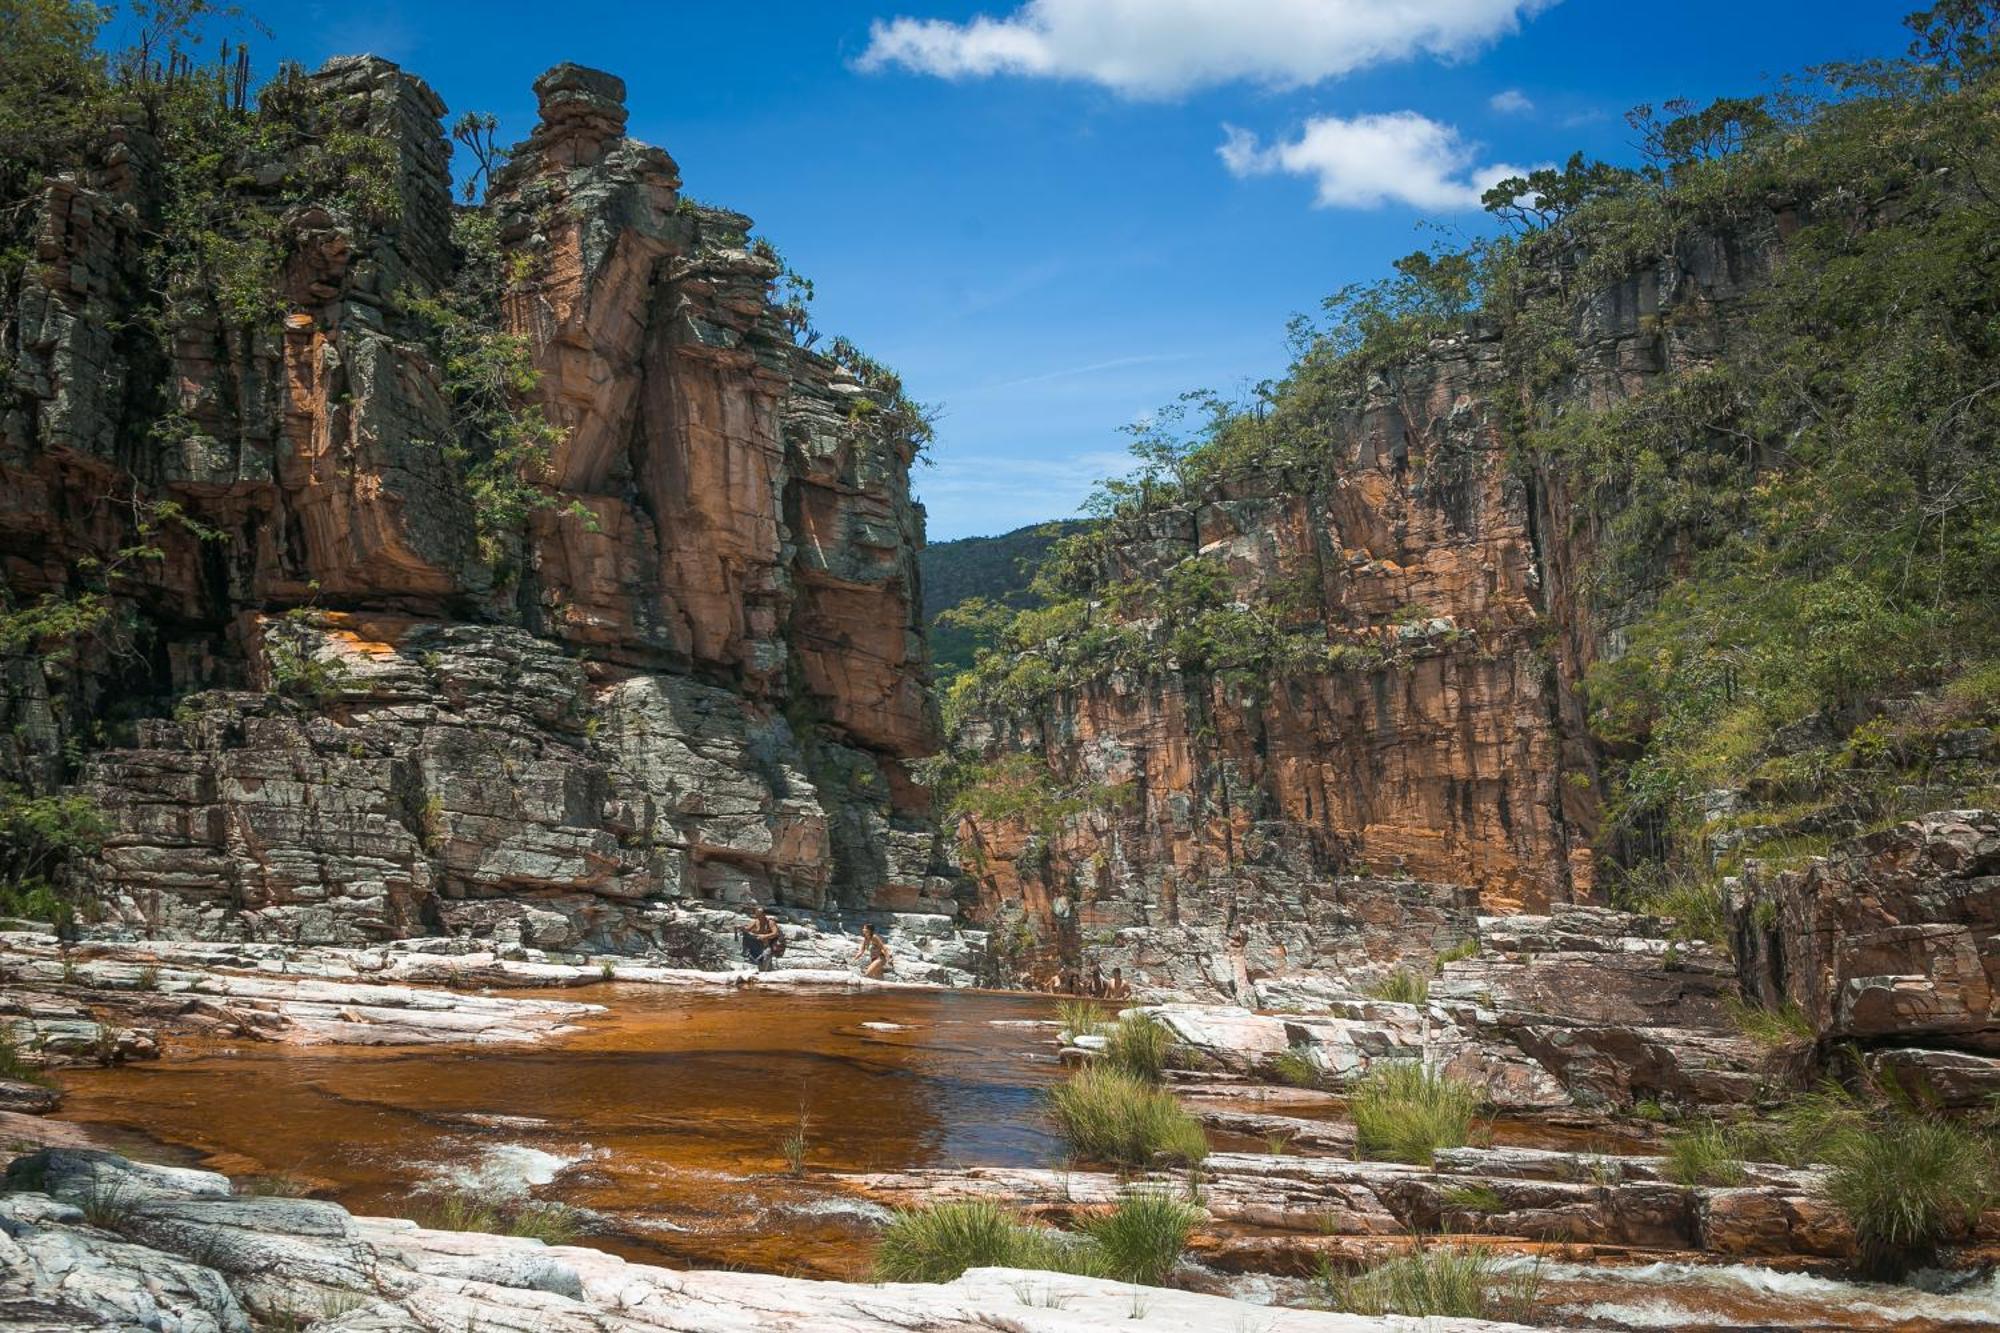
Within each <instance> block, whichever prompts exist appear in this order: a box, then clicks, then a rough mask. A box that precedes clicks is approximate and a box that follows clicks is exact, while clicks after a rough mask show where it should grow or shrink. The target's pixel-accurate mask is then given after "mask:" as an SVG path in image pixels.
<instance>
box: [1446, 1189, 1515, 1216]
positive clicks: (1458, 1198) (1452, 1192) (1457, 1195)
mask: <svg viewBox="0 0 2000 1333" xmlns="http://www.w3.org/2000/svg"><path fill="white" fill-rule="evenodd" d="M1444 1206H1445V1207H1447V1208H1456V1209H1458V1210H1459V1211H1461V1212H1467V1213H1504V1212H1506V1211H1507V1204H1506V1201H1505V1200H1503V1199H1502V1198H1501V1197H1500V1191H1499V1190H1496V1189H1494V1188H1493V1187H1492V1186H1491V1185H1453V1186H1452V1187H1451V1188H1450V1189H1448V1190H1446V1191H1445V1192H1444Z"/></svg>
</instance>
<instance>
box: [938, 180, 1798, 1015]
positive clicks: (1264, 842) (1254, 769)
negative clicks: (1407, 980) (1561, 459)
mask: <svg viewBox="0 0 2000 1333" xmlns="http://www.w3.org/2000/svg"><path fill="white" fill-rule="evenodd" d="M1788 222H1789V220H1788V218H1787V217H1786V216H1785V215H1783V214H1779V213H1767V214H1765V215H1764V216H1763V217H1761V218H1759V219H1758V220H1756V222H1755V223H1754V224H1752V225H1748V226H1745V227H1741V228H1738V229H1736V230H1733V231H1730V232H1728V233H1716V234H1708V235H1701V236H1696V237H1694V238H1692V239H1691V240H1690V241H1689V242H1687V243H1686V244H1683V245H1682V246H1681V247H1679V249H1678V252H1677V254H1676V255H1675V256H1674V257H1673V258H1672V259H1667V260H1661V261H1660V262H1658V263H1656V264H1653V265H1651V266H1648V267H1644V268H1641V269H1639V270H1638V271H1635V272H1633V273H1631V274H1630V275H1628V276H1627V277H1626V278H1624V279H1623V280H1621V281H1618V282H1614V283H1610V284H1608V285H1605V286H1604V287H1602V289H1601V290H1597V291H1595V292H1594V293H1592V294H1589V295H1586V296H1584V297H1582V298H1580V299H1578V300H1577V301H1576V302H1575V304H1574V307H1573V310H1574V316H1573V323H1572V327H1571V328H1570V329H1569V330H1568V331H1567V333H1568V337H1569V338H1570V339H1571V341H1572V343H1573V345H1574V348H1575V357H1574V368H1573V369H1572V370H1571V371H1570V372H1569V373H1568V374H1567V375H1566V376H1565V378H1564V379H1563V380H1562V382H1561V383H1559V384H1556V385H1554V386H1552V387H1550V388H1549V389H1548V390H1546V393H1547V395H1548V396H1549V397H1550V398H1551V399H1554V400H1561V401H1566V402H1569V403H1571V404H1574V405H1575V406H1577V407H1579V408H1582V409H1594V408H1601V407H1604V406H1608V405H1610V404H1612V403H1615V402H1618V401H1621V400H1623V399H1627V398H1630V397H1633V396H1635V395H1639V394H1643V393H1644V392H1646V391H1647V390H1648V388H1649V387H1651V386H1653V385H1655V384H1657V383H1660V382H1664V381H1667V380H1671V379H1672V378H1674V377H1677V376H1682V375H1686V374H1688V373H1689V372H1691V371H1694V370H1698V369H1699V368H1700V367H1702V366H1703V365H1704V364H1706V363H1707V362H1708V360H1709V359H1710V358H1712V357H1713V356H1714V355H1715V354H1716V352H1717V350H1718V349H1719V348H1720V347H1721V346H1722V345H1723V343H1724V342H1725V340H1726V339H1727V337H1728V334H1729V330H1730V328H1731V327H1732V325H1733V323H1734V322H1735V321H1737V320H1738V319H1740V318H1741V317H1742V314H1743V307H1744V305H1745V301H1746V298H1747V297H1748V296H1749V295H1750V294H1751V293H1753V292H1755V291H1756V290H1757V288H1758V286H1759V285H1760V284H1761V283H1762V282H1763V281H1764V280H1765V278H1766V277H1767V275H1768V274H1769V272H1770V270H1771V266H1772V265H1773V263H1774V262H1775V261H1776V258H1777V256H1778V255H1779V253H1780V252H1781V249H1782V242H1781V239H1780V237H1781V235H1782V233H1783V231H1784V229H1785V227H1786V226H1787V225H1788ZM1508 352H1509V349H1508V347H1507V345H1506V341H1505V339H1504V338H1503V336H1502V334H1501V333H1500V332H1499V331H1498V330H1497V329H1493V328H1487V327H1482V326H1480V325H1479V324H1477V323H1474V324H1472V325H1471V326H1470V327H1468V329H1467V330H1466V331H1465V332H1464V333H1463V334H1462V335H1460V336H1455V337H1451V338H1443V339H1437V340H1434V341H1432V342H1431V343H1430V345H1429V346H1428V347H1427V348H1425V349H1423V350H1422V351H1421V352H1419V353H1417V354H1416V355H1414V356H1412V357H1410V358H1409V359H1408V360H1406V361H1405V362H1404V363H1402V364H1401V365H1399V366H1397V367H1395V368H1393V369H1392V370H1390V371H1389V372H1387V373H1383V374H1377V375H1375V376H1373V377H1372V378H1371V380H1370V382H1369V384H1368V386H1367V389H1366V392H1365V394H1363V395H1362V399H1361V401H1359V402H1357V403H1348V404H1336V405H1333V406H1326V407H1323V408H1321V409H1320V410H1318V411H1317V412H1316V414H1315V415H1314V416H1313V417H1312V418H1311V420H1310V423H1309V424H1310V427H1311V428H1312V429H1315V430H1317V431H1319V432H1321V433H1322V434H1323V436H1324V444H1323V445H1322V446H1320V447H1321V448H1322V449H1323V454H1322V458H1323V461H1322V462H1321V463H1318V464H1316V465H1313V466H1282V467H1279V466H1253V467H1245V468H1239V469H1236V470H1234V471H1232V472H1229V473H1227V474H1225V475H1223V476H1221V477H1219V478H1213V479H1210V480H1208V481H1206V482H1204V483H1202V484H1201V485H1200V486H1199V488H1198V489H1197V491H1196V493H1195V494H1193V495H1191V496H1186V497H1183V498H1178V499H1176V500H1173V501H1171V502H1168V503H1165V504H1155V505H1153V506H1150V507H1148V508H1146V509H1145V510H1144V511H1143V512H1140V513H1138V514H1137V515H1135V516H1128V517H1120V518H1114V519H1112V520H1110V521H1109V526H1108V540H1107V541H1105V542H1104V543H1103V544H1102V545H1101V546H1100V547H1099V548H1098V554H1097V556H1096V557H1095V558H1096V560H1097V564H1098V567H1097V568H1096V569H1095V570H1093V571H1091V572H1090V575H1089V577H1090V578H1091V580H1092V582H1093V585H1094V589H1095V590H1094V591H1093V592H1092V593H1089V594H1086V597H1087V598H1090V599H1092V609H1091V611H1090V615H1091V617H1093V618H1094V623H1099V624H1102V623H1106V622H1112V621H1116V620H1118V618H1119V617H1118V612H1117V611H1116V610H1115V609H1113V608H1114V603H1115V593H1112V592H1109V591H1107V590H1114V589H1116V588H1118V587H1120V586H1125V587H1131V586H1135V585H1136V586H1141V587H1151V588H1158V587H1161V586H1164V585H1166V584H1167V583H1168V582H1169V581H1170V579H1171V578H1172V577H1173V571H1174V570H1176V569H1177V568H1180V569H1186V568H1189V567H1190V565H1189V562H1190V561H1193V560H1196V559H1199V560H1201V561H1204V562H1208V563H1210V564H1213V565H1215V566H1219V568H1220V570H1221V571H1222V574H1223V584H1224V592H1223V594H1222V596H1223V599H1224V601H1225V602H1226V603H1228V604H1230V605H1233V606H1235V607H1237V608H1251V609H1254V608H1258V607H1279V608H1280V609H1279V610H1278V611H1277V612H1276V613H1275V614H1276V615H1277V616H1278V618H1280V619H1282V620H1283V621H1284V622H1285V625H1286V632H1287V633H1289V634H1291V635H1293V636H1298V635H1303V636H1304V639H1305V641H1306V642H1307V643H1308V644H1309V648H1308V650H1307V660H1305V662H1304V663H1303V664H1302V665H1301V664H1299V662H1298V661H1297V660H1296V658H1294V659H1293V660H1290V661H1288V662H1287V664H1286V665H1285V666H1284V667H1283V668H1282V669H1275V670H1258V669H1251V670H1235V671H1230V670H1214V669H1204V668H1192V669H1191V668H1189V667H1186V666H1184V665H1182V664H1181V663H1180V662H1178V661H1177V660H1176V659H1175V657H1174V654H1173V652H1172V650H1171V646H1170V645H1171V634H1172V631H1173V629H1174V626H1173V625H1172V624H1170V623H1161V624H1147V623H1139V624H1131V623H1127V624H1126V625H1125V627H1124V628H1125V629H1126V630H1127V631H1131V632H1137V633H1138V634H1140V635H1142V636H1145V638H1146V639H1147V640H1148V641H1149V642H1150V643H1152V644H1153V645H1154V647H1153V650H1152V652H1151V655H1150V661H1147V662H1145V663H1143V664H1140V665H1135V664H1134V662H1133V661H1132V660H1131V659H1130V657H1129V656H1128V657H1127V658H1126V659H1125V660H1121V661H1119V662H1117V663H1116V664H1115V665H1114V666H1110V667H1107V668H1105V669H1102V670H1097V671H1092V670H1088V669H1086V670H1084V671H1082V672H1081V673H1079V676H1078V677H1077V678H1070V679H1065V680H1064V681H1063V682H1062V685H1061V687H1060V688H1059V689H1056V690H1054V691H1052V692H1051V693H1050V694H1049V695H1048V696H1047V697H1046V699H1045V700H1044V701H1040V702H1037V703H1035V704H1033V705H1029V706H1016V705H1014V704H1012V703H1008V702H1004V701H1002V702H996V701H995V699H994V698H993V697H992V696H991V695H982V694H981V693H979V692H977V691H974V692H971V693H969V694H968V695H967V696H966V698H967V704H966V709H965V715H964V717H963V719H962V721H961V723H960V736H959V740H960V742H961V744H963V745H964V746H965V747H967V749H968V750H969V751H970V752H971V753H973V754H975V755H978V756H980V757H982V758H984V759H986V760H988V761H994V760H996V759H1000V758H1002V757H1004V756H1007V755H1010V754H1011V755H1021V754H1026V755H1030V756H1034V757H1035V758H1036V759H1037V760H1038V761H1039V762H1041V763H1045V764H1046V767H1047V769H1048V770H1049V772H1050V773H1052V774H1054V775H1056V778H1057V780H1058V781H1059V782H1060V783H1061V784H1062V786H1063V789H1064V790H1065V791H1067V792H1070V793H1085V795H1083V796H1081V797H1078V798H1076V799H1077V801H1078V803H1079V804H1080V805H1082V806H1084V807H1086V808H1084V809H1083V810H1082V812H1081V813H1080V814H1078V815H1076V816H1075V817H1073V818H1069V819H1066V820H1064V821H1062V822H1061V826H1060V828H1059V829H1053V830H1051V829H1049V828H1046V827H1038V826H1037V824H1036V823H1035V822H1034V821H1033V820H1032V819H1027V818H1022V817H1020V816H1019V815H1017V814H1015V813H1013V812H1011V811H1002V812H999V813H990V812H982V811H981V810H979V809H978V808H977V807H976V806H975V807H974V808H972V809H971V810H970V811H969V813H968V814H967V815H966V816H965V818H964V819H963V820H962V821H961V835H962V839H963V845H964V857H963V859H964V864H965V866H966V869H967V870H968V872H970V873H972V874H973V875H974V876H975V877H976V878H977V880H978V882H979V885H980V905H981V911H982V912H983V913H984V914H985V915H986V917H987V918H988V919H989V920H990V921H991V922H993V923H995V924H996V925H998V926H1000V927H1002V930H1001V933H1000V934H999V936H998V937H997V938H998V939H999V940H1000V941H1001V942H1002V943H1003V944H1006V943H1008V942H1010V941H1011V943H1012V947H1013V950H1014V955H1015V956H1014V957H1013V959H1012V961H1013V964H1014V965H1015V966H1016V967H1017V968H1019V969H1021V970H1024V971H1029V972H1035V971H1045V970H1046V969H1047V968H1048V967H1050V966H1052V965H1054V959H1055V957H1056V956H1057V955H1061V956H1066V957H1070V958H1075V957H1077V956H1078V955H1088V956H1090V957H1091V958H1092V959H1094V960H1095V961H1096V962H1098V963H1099V964H1101V965H1102V966H1104V967H1105V968H1107V969H1108V968H1109V967H1111V966H1113V965H1117V966H1122V967H1125V968H1127V969H1128V970H1130V969H1135V968H1136V969H1137V971H1138V973H1139V974H1140V975H1142V976H1144V977H1146V978H1147V979H1149V980H1151V981H1154V982H1156V983H1159V984H1166V985H1171V986H1175V987H1179V988H1181V989H1186V990H1190V991H1192V992H1196V993H1215V992H1218V991H1219V992H1220V993H1223V994H1235V995H1239V996H1241V995H1248V994H1250V993H1251V990H1252V986H1251V983H1252V982H1254V981H1256V980H1257V979H1259V978H1262V977H1268V976H1273V975H1279V974H1282V973H1284V972H1286V971H1288V970H1294V971H1295V970H1313V969H1331V970H1334V971H1337V972H1342V973H1346V974H1349V975H1351V976H1353V977H1354V978H1355V979H1356V980H1357V981H1358V982H1368V981H1373V980H1379V979H1380V978H1382V977H1383V976H1384V975H1385V974H1386V973H1387V972H1388V971H1390V970H1393V969H1394V968H1395V967H1397V966H1399V965H1401V964H1402V963H1404V962H1410V963H1412V964H1421V965H1422V966H1423V967H1424V968H1425V969H1426V970H1427V969H1428V967H1429V965H1430V963H1431V961H1432V959H1433V958H1434V957H1435V955H1436V954H1437V953H1438V952H1440V951H1443V950H1446V949H1449V948H1452V947H1453V946H1457V945H1462V944H1464V942H1465V941H1467V940H1468V939H1470V938H1471V937H1472V934H1473V931H1474V922H1475V920H1476V918H1477V917H1478V916H1480V915H1482V914H1483V915H1494V914H1509V913H1518V912H1546V911H1548V910H1549V909H1550V907H1551V906H1553V905H1561V904H1570V903H1579V904H1581V903H1590V902H1593V901H1597V900H1598V899H1599V898H1600V897H1601V895H1599V894H1598V892H1597V890H1596V887H1595V885H1596V875H1595V868H1594V866H1593V840H1594V839H1595V837H1596V834H1597V832H1598V823H1599V814H1600V804H1601V799H1602V783H1601V778H1600V773H1599V765H1600V762H1601V755H1600V750H1599V746H1598V745H1597V743H1596V742H1595V741H1594V740H1593V739H1592V737H1591V736H1590V734H1589V729H1588V723H1587V717H1586V708H1585V703H1584V697H1583V687H1582V681H1583V676H1584V673H1585V671H1586V670H1587V669H1588V667H1589V665H1590V663H1591V662H1592V661H1594V660H1596V659H1597V657H1598V656H1599V655H1600V654H1602V653H1604V652H1606V651H1612V652H1615V651H1616V650H1617V645H1618V641H1619V635H1620V628H1621V625H1620V615H1621V614H1622V613H1623V612H1626V611H1629V610H1631V609H1632V607H1631V605H1628V606H1625V607H1620V606H1619V605H1617V604H1607V602H1606V600H1605V599H1604V598H1602V597H1600V596H1597V595H1595V594H1594V593H1593V592H1592V590H1591V588H1590V583H1589V580H1590V566H1591V561H1592V553H1593V531H1594V525H1595V523H1596V522H1597V521H1598V520H1599V519H1601V517H1602V516H1601V515H1594V514H1592V513H1590V512H1589V511H1588V507H1587V506H1586V505H1583V504H1581V503H1580V502H1579V500H1578V498H1577V497H1576V496H1574V495H1573V494H1572V493H1571V491H1570V488H1569V485H1568V483H1567V482H1566V480H1565V478H1564V477H1563V476H1562V475H1561V474H1560V473H1557V472H1553V471H1550V470H1547V469H1544V468H1541V467H1537V466H1533V465H1530V464H1528V463H1525V462H1523V458H1522V455H1521V453H1520V451H1519V450H1518V449H1517V448H1515V447H1513V446H1512V445H1511V444H1510V441H1509V426H1510V422H1511V421H1512V420H1513V419H1514V418H1515V417H1516V416H1517V415H1518V412H1519V409H1520V406H1521V404H1520V401H1519V396H1520V395H1519V390H1518V389H1517V388H1516V387H1515V385H1516V384H1517V383H1518V377H1517V376H1516V375H1513V374H1511V373H1510V372H1509V369H1508V366H1507V363H1506V361H1507V356H1508ZM1660 558H1661V561H1662V564H1663V567H1664V565H1665V563H1666V562H1668V561H1669V560H1671V559H1672V558H1673V555H1672V552H1671V551H1670V550H1667V549H1663V550H1662V551H1661V553H1660ZM1635 604H1636V603H1635ZM1295 641H1296V639H1295ZM1028 655H1029V656H1033V655H1034V650H1032V649H1031V650H1030V651H1029V654H1028ZM1091 793H1095V795H1094V796H1093V795H1090V794H1091Z"/></svg>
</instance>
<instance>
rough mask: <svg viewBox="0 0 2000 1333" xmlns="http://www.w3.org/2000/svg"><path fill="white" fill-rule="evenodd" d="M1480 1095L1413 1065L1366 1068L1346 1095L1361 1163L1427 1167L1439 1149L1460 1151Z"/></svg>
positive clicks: (1471, 1087) (1467, 1086) (1460, 1082)
mask: <svg viewBox="0 0 2000 1333" xmlns="http://www.w3.org/2000/svg"><path fill="white" fill-rule="evenodd" d="M1484 1101H1485V1094H1484V1093H1482V1092H1481V1091H1480V1089H1479V1088H1478V1087H1476V1086H1475V1085H1473V1084H1471V1083H1467V1082H1465V1081H1463V1080H1461V1079H1456V1078H1452V1077H1451V1076H1450V1075H1448V1074H1445V1073H1443V1072H1441V1071H1438V1070H1434V1069H1431V1068H1428V1067H1427V1066H1425V1065H1423V1064H1420V1063H1418V1062H1416V1061H1413V1060H1412V1061H1385V1062H1381V1063H1377V1064H1375V1065H1373V1066H1371V1067H1370V1068H1369V1070H1368V1072H1367V1073H1366V1074H1365V1075H1363V1076H1362V1078H1361V1080H1360V1081H1359V1082H1357V1083H1356V1084H1355V1085H1354V1087H1353V1090H1352V1091H1351V1092H1350V1093H1349V1094H1348V1113H1349V1114H1350V1115H1351V1116H1352V1117H1353V1118H1354V1129H1355V1133H1356V1137H1357V1139H1358V1141H1359V1143H1360V1147H1361V1153H1362V1155H1363V1156H1364V1157H1376V1158H1385V1159H1387V1160H1389V1161H1393V1162H1411V1163H1415V1164H1417V1165H1419V1166H1428V1165H1430V1161H1431V1155H1432V1154H1433V1153H1435V1152H1436V1151H1437V1150H1438V1149H1439V1148H1462V1147H1464V1146H1465V1145H1466V1144H1467V1143H1468V1142H1470V1141H1471V1139H1472V1122H1473V1119H1474V1117H1475V1116H1477V1115H1478V1113H1479V1108H1480V1106H1481V1104H1482V1103H1483V1102H1484Z"/></svg>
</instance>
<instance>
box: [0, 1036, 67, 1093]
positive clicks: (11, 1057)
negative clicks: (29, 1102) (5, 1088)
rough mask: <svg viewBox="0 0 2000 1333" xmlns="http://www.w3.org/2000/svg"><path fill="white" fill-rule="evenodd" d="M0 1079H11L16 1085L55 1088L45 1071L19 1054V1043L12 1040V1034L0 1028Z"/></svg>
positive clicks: (52, 1080) (53, 1082)
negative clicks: (23, 1084) (30, 1084)
mask: <svg viewBox="0 0 2000 1333" xmlns="http://www.w3.org/2000/svg"><path fill="white" fill-rule="evenodd" d="M0 1078H4V1079H11V1080H13V1081H14V1082H16V1083H33V1084H36V1085H38V1086H40V1087H44V1088H49V1087H54V1086H55V1080H54V1079H52V1078H50V1077H49V1075H48V1072H47V1071H46V1070H43V1069H41V1068H40V1067H38V1066H36V1065H31V1064H29V1063H28V1061H27V1058H26V1057H25V1056H23V1055H22V1054H21V1046H20V1043H19V1042H17V1041H15V1040H14V1034H13V1033H12V1032H10V1031H8V1030H7V1029H6V1028H0Z"/></svg>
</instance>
